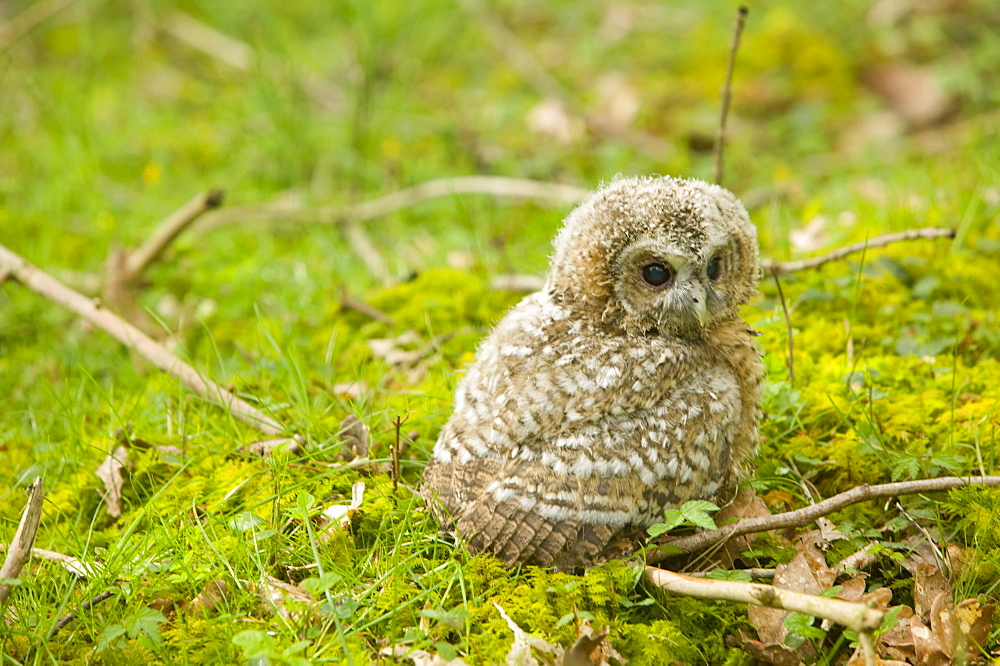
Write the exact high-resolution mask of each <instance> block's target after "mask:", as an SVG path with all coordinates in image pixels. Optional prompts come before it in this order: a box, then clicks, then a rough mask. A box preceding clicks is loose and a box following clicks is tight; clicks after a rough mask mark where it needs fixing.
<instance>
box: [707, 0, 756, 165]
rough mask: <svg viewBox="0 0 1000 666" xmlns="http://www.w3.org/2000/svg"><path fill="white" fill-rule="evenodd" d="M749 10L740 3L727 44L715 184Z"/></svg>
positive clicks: (716, 152) (717, 138)
mask: <svg viewBox="0 0 1000 666" xmlns="http://www.w3.org/2000/svg"><path fill="white" fill-rule="evenodd" d="M749 13H750V10H749V9H748V8H747V7H746V6H743V5H741V6H740V8H739V9H738V10H737V12H736V22H735V23H733V41H732V43H731V44H730V45H729V63H728V65H726V80H725V83H723V85H722V112H721V113H720V114H719V132H718V134H716V136H715V171H714V173H713V179H714V180H715V183H716V184H717V185H721V184H722V174H723V170H724V168H725V162H724V159H723V154H722V153H723V148H724V146H725V143H726V119H727V118H728V117H729V103H730V101H731V99H732V86H733V67H734V66H735V64H736V52H737V51H739V49H740V36H741V35H742V34H743V26H744V25H745V24H746V20H747V14H749Z"/></svg>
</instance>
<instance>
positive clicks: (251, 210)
mask: <svg viewBox="0 0 1000 666" xmlns="http://www.w3.org/2000/svg"><path fill="white" fill-rule="evenodd" d="M458 194H482V195H487V196H495V197H511V198H515V199H535V200H551V201H559V202H565V203H580V202H581V201H583V200H584V199H586V198H587V197H588V196H590V192H589V191H587V190H585V189H582V188H579V187H575V186H573V185H564V184H562V183H551V182H546V181H540V180H527V179H523V178H504V177H501V176H459V177H457V178H441V179H437V180H429V181H427V182H426V183H421V184H420V185H415V186H413V187H408V188H406V189H403V190H399V191H397V192H392V193H390V194H387V195H385V196H382V197H378V198H377V199H372V200H371V201H365V202H362V203H359V204H354V205H352V206H337V205H319V206H312V205H309V204H306V203H304V202H302V201H297V200H294V199H290V198H287V197H286V198H285V199H284V200H279V201H276V202H272V203H266V204H261V205H256V206H243V207H233V208H226V209H225V210H222V211H218V212H215V213H210V214H208V215H205V216H204V217H203V218H202V219H201V221H200V222H199V223H198V224H197V225H196V227H197V228H198V229H199V230H202V231H207V230H210V229H214V228H216V227H221V226H224V225H227V224H233V223H243V222H247V221H251V220H259V221H271V220H274V221H283V222H288V221H308V220H319V221H322V222H326V223H328V224H342V223H344V222H364V221H366V220H371V219H374V218H377V217H383V216H385V215H388V214H389V213H392V212H395V211H397V210H401V209H403V208H408V207H410V206H412V205H414V204H418V203H420V202H422V201H426V200H428V199H435V198H438V197H447V196H454V195H458Z"/></svg>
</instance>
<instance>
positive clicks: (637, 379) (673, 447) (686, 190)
mask: <svg viewBox="0 0 1000 666" xmlns="http://www.w3.org/2000/svg"><path fill="white" fill-rule="evenodd" d="M713 260H714V261H713ZM651 264H655V265H657V266H659V269H653V271H654V272H649V270H650V269H649V268H648V267H649V266H650V265H651ZM661 269H662V271H661V272H660V273H657V272H655V271H657V270H661ZM663 272H666V274H668V275H669V274H671V273H672V278H671V280H670V281H669V282H667V283H666V284H663V285H659V286H653V284H651V283H652V282H658V279H659V278H660V277H661V276H662V275H663V274H664V273H663ZM758 273H759V268H758V264H757V237H756V230H755V229H754V227H753V225H752V224H751V222H750V219H749V217H748V216H747V213H746V211H745V209H744V208H743V206H742V205H741V204H740V203H739V201H738V200H737V199H736V198H735V197H734V196H733V195H732V194H731V193H729V192H728V191H726V190H724V189H722V188H720V187H717V186H714V185H709V184H706V183H704V182H701V181H697V180H681V179H674V178H627V179H620V180H616V181H614V182H613V183H611V184H610V185H608V186H607V187H605V188H604V189H601V190H599V191H598V192H597V193H595V194H594V195H593V196H592V197H591V198H590V199H589V200H587V201H586V202H584V203H583V204H581V205H580V206H579V207H578V208H577V209H576V210H574V211H573V212H572V213H571V214H570V215H569V217H568V218H567V219H566V223H565V225H564V226H563V229H562V230H561V231H560V233H559V235H558V236H557V238H556V241H555V254H554V256H553V258H552V263H551V267H550V271H549V276H548V279H547V281H546V285H545V288H544V289H543V290H542V291H540V292H537V293H535V294H532V295H531V296H528V297H527V298H525V299H524V300H523V301H521V302H520V303H519V304H518V305H517V306H515V307H514V308H513V309H512V310H511V311H510V312H509V313H507V315H506V316H505V317H504V318H503V320H501V321H500V323H499V324H498V325H497V327H496V328H495V330H494V331H493V333H492V334H491V335H490V336H489V337H488V338H487V339H486V340H485V341H484V342H483V343H482V345H481V346H480V348H479V350H478V352H477V354H476V360H475V362H474V363H473V364H472V366H471V367H470V368H469V370H468V373H467V374H466V376H465V377H464V378H463V379H462V381H461V382H460V384H459V387H458V390H457V392H456V395H455V411H454V413H453V414H452V416H451V418H450V419H449V421H448V423H447V424H446V425H445V427H444V430H443V431H442V433H441V436H440V438H439V439H438V442H437V444H436V445H435V447H434V452H433V454H432V457H431V460H430V461H429V462H428V464H427V467H426V469H425V471H424V491H423V493H424V496H425V498H427V500H428V502H429V503H430V504H431V506H432V508H433V510H434V512H435V514H436V515H437V516H438V518H439V520H441V522H442V524H443V525H446V526H449V527H451V528H452V529H454V530H455V531H457V532H458V533H459V534H460V535H461V537H462V539H464V540H465V541H466V543H467V545H468V547H469V549H470V550H471V551H473V552H478V551H481V550H487V551H490V552H492V553H494V554H495V555H496V556H497V557H499V558H500V559H502V560H504V561H505V562H508V563H529V564H539V565H546V566H548V565H552V566H557V567H561V568H571V567H575V566H578V565H584V566H589V565H591V564H594V563H597V562H601V561H603V560H605V559H608V558H610V557H614V556H617V555H622V554H626V553H628V552H631V551H632V550H633V549H634V548H635V545H636V544H637V542H638V541H639V540H640V539H641V538H642V537H643V536H644V533H645V528H646V527H648V526H649V525H650V524H652V523H654V522H657V521H658V520H659V519H661V517H662V515H663V510H664V509H665V508H668V507H671V506H676V505H679V504H680V503H683V502H685V501H687V500H690V499H715V498H717V497H719V496H720V494H721V493H723V491H724V490H725V489H726V488H727V487H728V486H730V485H731V483H732V482H733V481H734V480H735V479H737V478H738V477H739V476H741V475H742V474H743V472H744V467H745V464H746V462H747V460H748V458H749V457H750V456H751V455H752V454H753V452H754V451H755V449H756V446H757V424H758V419H759V416H758V414H759V407H758V402H759V393H760V386H761V381H762V378H763V369H762V366H761V363H760V357H759V353H758V351H757V349H756V348H755V346H754V344H753V341H752V339H753V337H752V336H753V332H752V331H751V330H750V328H749V327H748V326H747V325H746V324H745V323H744V322H743V321H742V320H741V319H740V307H741V306H742V305H743V304H744V303H746V302H747V300H748V299H749V298H750V297H751V295H752V294H753V293H754V291H755V289H756V284H757V278H758ZM647 276H652V277H653V278H654V279H652V280H648V279H647ZM710 276H715V279H712V278H711V277H710Z"/></svg>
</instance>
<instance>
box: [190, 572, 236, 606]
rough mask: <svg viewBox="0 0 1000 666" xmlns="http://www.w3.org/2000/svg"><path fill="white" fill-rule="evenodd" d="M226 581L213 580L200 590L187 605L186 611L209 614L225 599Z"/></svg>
mask: <svg viewBox="0 0 1000 666" xmlns="http://www.w3.org/2000/svg"><path fill="white" fill-rule="evenodd" d="M227 589H228V588H227V586H226V581H224V580H213V581H210V582H209V583H207V584H206V585H205V587H203V588H202V590H201V592H199V593H198V596H196V597H195V598H194V599H192V600H191V601H190V603H188V604H187V609H188V610H190V611H194V612H200V613H210V612H212V611H213V610H215V607H216V606H218V605H219V604H220V603H222V601H223V600H225V598H226V591H227Z"/></svg>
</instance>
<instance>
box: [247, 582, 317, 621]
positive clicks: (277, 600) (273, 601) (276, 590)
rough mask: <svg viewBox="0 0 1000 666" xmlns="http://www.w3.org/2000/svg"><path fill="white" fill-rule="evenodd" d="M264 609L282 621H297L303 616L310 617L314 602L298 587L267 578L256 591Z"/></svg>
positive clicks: (314, 606) (314, 605)
mask: <svg viewBox="0 0 1000 666" xmlns="http://www.w3.org/2000/svg"><path fill="white" fill-rule="evenodd" d="M257 594H258V596H260V600H261V602H262V603H263V604H264V607H265V608H266V609H267V610H268V611H269V612H270V613H272V614H273V615H277V616H278V617H280V618H282V619H284V620H294V621H298V620H299V619H300V618H301V617H302V616H303V615H307V616H311V615H312V614H313V610H315V608H316V605H317V604H316V601H315V600H314V599H313V598H312V596H311V595H310V594H309V593H308V592H306V591H305V590H303V589H302V588H301V587H299V586H298V585H292V584H290V583H286V582H284V581H281V580H278V579H277V578H274V577H273V576H268V577H267V578H265V579H264V580H263V581H261V584H260V587H259V588H258V590H257Z"/></svg>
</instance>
